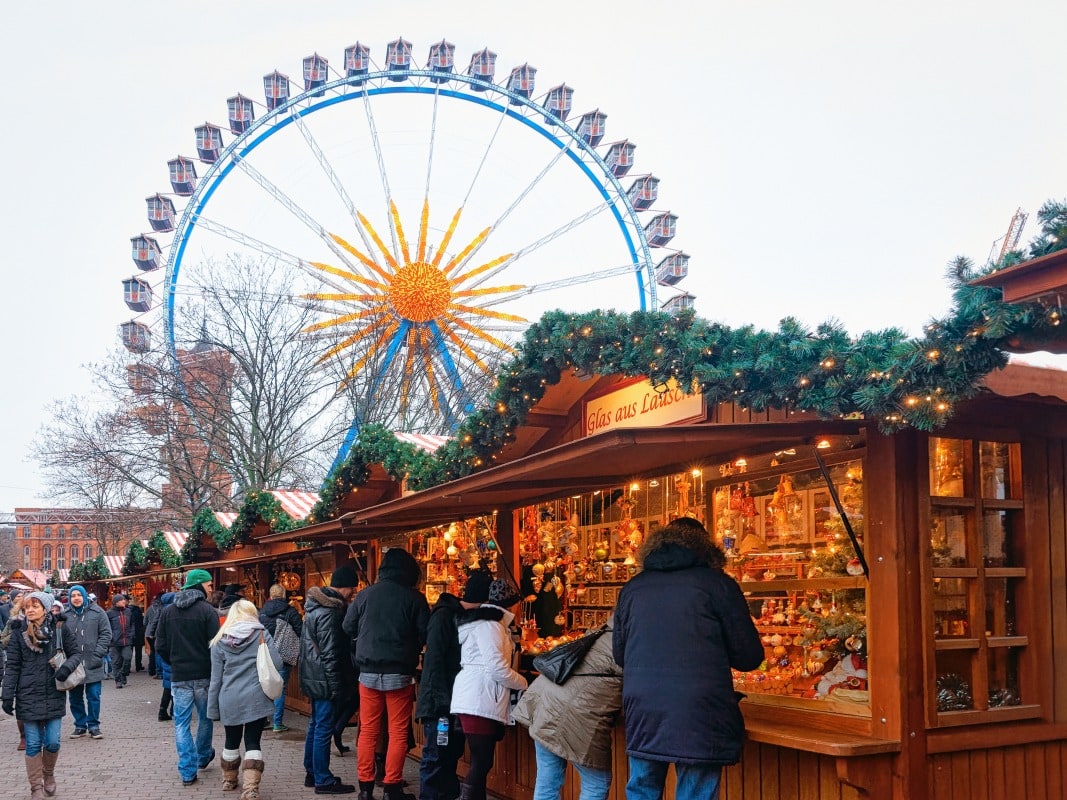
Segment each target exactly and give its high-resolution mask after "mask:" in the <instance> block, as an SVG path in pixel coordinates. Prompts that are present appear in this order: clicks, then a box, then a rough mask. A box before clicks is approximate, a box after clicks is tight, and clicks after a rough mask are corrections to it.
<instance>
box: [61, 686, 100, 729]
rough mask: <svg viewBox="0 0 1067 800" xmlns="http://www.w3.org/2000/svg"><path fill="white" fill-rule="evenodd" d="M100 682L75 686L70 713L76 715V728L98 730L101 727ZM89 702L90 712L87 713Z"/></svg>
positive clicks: (72, 690) (72, 692)
mask: <svg viewBox="0 0 1067 800" xmlns="http://www.w3.org/2000/svg"><path fill="white" fill-rule="evenodd" d="M100 686H101V683H100V681H97V682H96V683H83V684H81V685H80V686H75V687H74V688H73V689H71V690H70V691H69V692H67V694H69V695H70V713H71V714H73V715H74V727H75V728H81V729H82V730H86V729H88V730H91V731H92V730H96V729H97V728H99V727H100ZM86 702H88V706H89V709H88V712H87V711H86V708H85V707H86Z"/></svg>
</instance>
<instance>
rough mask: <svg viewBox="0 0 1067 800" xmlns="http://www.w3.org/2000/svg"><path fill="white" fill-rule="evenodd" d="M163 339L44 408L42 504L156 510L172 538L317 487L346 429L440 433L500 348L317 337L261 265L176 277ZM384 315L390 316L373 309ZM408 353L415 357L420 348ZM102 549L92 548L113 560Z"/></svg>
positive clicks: (315, 314) (467, 405)
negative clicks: (201, 518) (256, 496)
mask: <svg viewBox="0 0 1067 800" xmlns="http://www.w3.org/2000/svg"><path fill="white" fill-rule="evenodd" d="M185 277H186V280H185V281H184V284H185V285H186V286H187V287H191V288H190V289H188V291H189V292H190V293H189V294H185V295H183V296H182V297H181V298H180V302H179V303H178V304H177V307H176V309H175V315H174V321H173V322H174V324H173V329H172V331H171V335H172V337H173V343H170V342H163V341H159V339H160V338H162V337H156V339H157V341H156V342H155V343H154V346H153V347H149V348H148V349H147V350H146V351H145V352H141V353H139V354H138V355H137V356H136V357H135V360H134V361H133V363H131V359H130V354H129V353H126V352H122V353H117V352H116V353H113V354H112V355H111V356H110V357H109V358H107V359H105V360H104V361H103V362H101V363H99V364H94V365H91V366H90V369H91V370H92V372H93V373H94V376H95V378H96V380H97V383H98V386H99V387H100V389H101V396H102V400H101V402H100V403H99V404H97V405H91V404H88V403H86V402H85V401H83V400H79V399H70V400H65V401H60V402H57V403H55V404H54V405H53V413H52V420H51V422H50V423H49V424H47V425H46V426H44V427H43V428H42V430H41V431H40V433H39V434H38V437H37V440H36V441H35V443H34V446H33V450H32V455H33V457H34V459H35V460H36V461H37V462H38V464H39V465H40V468H41V470H42V472H43V474H44V475H45V478H46V481H47V484H48V486H49V488H50V493H51V495H52V496H53V497H55V498H56V499H60V500H63V501H65V502H69V503H71V504H74V505H77V506H79V507H85V508H93V509H104V508H124V509H133V508H137V507H145V506H148V505H155V506H157V507H158V508H159V509H160V511H159V512H158V513H157V517H156V519H155V520H154V522H155V523H156V524H157V526H161V527H162V526H173V527H186V526H188V525H189V523H190V522H191V520H192V518H193V517H194V516H195V514H196V513H197V512H198V511H199V510H200V509H201V508H203V507H205V506H210V507H211V508H213V509H215V510H225V509H227V508H232V507H233V504H234V503H235V502H239V500H240V498H241V497H242V496H243V495H244V494H245V493H246V492H248V491H250V490H253V489H270V488H278V487H287V488H303V489H315V488H317V487H318V486H319V485H320V484H321V482H322V480H323V479H324V478H325V476H326V474H327V471H328V468H329V465H330V463H331V462H332V460H333V458H334V456H335V454H336V453H337V450H338V447H339V446H340V444H341V441H342V440H343V438H344V436H345V434H346V432H347V431H348V429H349V425H350V423H351V421H352V420H353V419H354V420H357V422H358V424H367V423H380V424H383V425H385V426H386V427H389V428H391V429H393V430H406V431H413V432H422V433H448V432H449V429H450V427H451V426H452V425H454V424H455V422H456V421H458V420H459V419H462V418H463V417H464V416H466V414H467V413H468V412H469V410H470V409H471V408H472V407H476V406H478V405H480V404H481V402H482V401H483V400H484V398H485V396H486V395H487V393H488V392H489V390H490V389H491V387H492V384H493V380H494V378H495V374H496V370H497V368H498V367H499V362H500V360H501V359H502V358H503V357H505V356H506V355H507V351H506V349H503V348H500V347H497V346H494V345H493V344H492V343H487V341H486V339H485V337H484V335H483V336H478V335H475V334H473V333H469V332H467V331H465V330H463V329H461V328H456V329H454V330H453V331H452V332H451V334H450V336H451V337H452V338H451V341H450V342H449V344H450V345H455V346H457V347H459V348H460V349H461V351H462V352H463V353H464V355H465V357H464V358H456V359H452V358H450V357H446V356H444V355H443V354H442V353H441V350H442V348H441V347H427V346H426V345H427V340H426V339H425V336H426V335H427V333H426V330H425V329H422V331H421V333H419V335H420V336H423V337H424V338H423V340H422V341H421V343H420V342H417V341H414V340H413V339H409V340H408V342H407V343H405V345H404V346H403V347H400V348H399V350H398V351H397V352H388V351H387V349H386V348H385V347H382V346H381V338H380V337H378V336H364V337H360V336H356V337H354V341H355V345H354V346H350V347H346V348H336V347H335V346H334V345H335V343H336V341H337V338H338V337H342V338H343V337H351V331H347V332H345V331H332V336H326V335H325V334H323V333H322V332H321V326H316V324H315V323H317V322H320V321H321V319H322V316H321V314H320V309H319V308H318V307H317V306H316V304H315V303H314V302H311V301H308V300H305V299H303V298H304V297H305V296H306V295H307V293H308V290H309V287H311V286H314V283H313V282H312V281H310V280H309V279H308V278H307V276H305V275H304V273H303V272H302V271H301V270H299V269H298V268H296V267H294V266H290V265H287V264H284V263H281V262H279V261H276V260H272V259H261V260H248V259H239V258H236V257H234V258H230V259H226V260H222V261H207V262H204V263H202V264H198V265H195V266H190V267H189V272H188V275H186V276H185ZM385 313H388V309H386V310H385ZM420 345H421V346H420ZM112 549H113V546H110V545H109V546H108V547H106V548H105V551H106V552H111V551H112Z"/></svg>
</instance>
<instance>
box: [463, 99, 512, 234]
mask: <svg viewBox="0 0 1067 800" xmlns="http://www.w3.org/2000/svg"><path fill="white" fill-rule="evenodd" d="M507 118H508V115H507V111H506V110H505V109H501V113H500V116H499V117H497V121H496V127H495V128H494V129H493V135H492V136H490V137H489V142H488V143H487V144H486V146H485V150H483V151H482V157H481V160H480V161H479V162H478V168H477V169H476V170H475V171H474V175H473V176H472V177H471V182H470V185H469V186H468V187H467V192H466V194H464V195H463V202H462V203H461V204H460V208H464V207H466V205H467V201H468V200H470V197H471V194H472V193H473V192H474V187H475V186H476V185H477V183H478V178H479V177H481V174H482V170H483V169H484V168H485V164H486V162H487V161H488V160H489V154H490V153H491V152H492V151H493V145H494V144H495V143H496V137H497V135H498V134H499V133H500V129H501V127H503V125H504V120H506V119H507ZM457 213H458V212H457Z"/></svg>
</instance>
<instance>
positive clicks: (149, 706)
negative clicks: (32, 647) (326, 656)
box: [0, 672, 418, 800]
mask: <svg viewBox="0 0 1067 800" xmlns="http://www.w3.org/2000/svg"><path fill="white" fill-rule="evenodd" d="M162 691H163V687H162V684H161V683H160V681H157V680H152V679H151V678H149V677H148V673H147V672H136V673H134V674H133V675H131V676H130V681H129V684H128V685H127V686H126V688H125V689H115V684H114V683H113V682H111V681H105V682H104V696H103V701H102V703H101V705H102V708H101V713H100V716H101V725H100V729H101V730H102V731H103V733H104V738H103V739H95V740H94V739H90V738H88V737H84V738H81V739H68V738H67V737H68V736H69V735H70V732H71V731H72V730H73V729H74V722H73V718H72V717H71V716H70V713H69V711H68V713H67V716H66V717H64V719H63V740H62V744H61V747H60V751H59V761H58V763H57V764H56V783H57V784H58V786H59V790H58V792H57V793H56V797H57V798H64V799H65V800H92V798H96V797H106V798H108V800H182V799H183V798H189V799H190V800H194V799H197V798H207V797H211V798H228V799H229V800H234V798H236V796H237V792H226V793H223V792H222V789H221V784H222V773H221V772H220V771H219V759H218V757H216V758H215V760H214V761H213V762H212V764H211V766H209V767H208V768H207V769H205V770H202V771H201V772H200V774H199V780H198V781H197V782H196V783H195V784H193V785H192V786H182V782H181V778H179V777H178V769H177V763H178V756H177V752H176V751H175V749H174V723H172V722H160V721H159V720H158V719H157V718H156V715H157V714H158V712H159V698H160V695H161V694H162ZM285 722H286V724H287V725H289V727H290V728H291V729H292V730H290V731H289V732H288V733H282V734H277V733H271V732H270V731H269V729H268V730H267V731H266V732H265V733H264V734H263V757H264V760H265V761H266V762H267V766H266V770H265V771H264V773H263V782H262V784H260V795H261V796H262V798H263V800H288V798H293V797H303V796H306V797H314V796H316V795H315V793H314V790H312V789H306V788H304V767H303V761H304V731H305V730H306V726H307V718H306V717H303V716H301V715H300V714H297V713H296V712H295V711H286V712H285ZM355 736H356V729H355V728H349V729H348V730H347V731H346V733H345V736H344V743H345V744H347V745H350V746H352V750H351V751H350V752H348V753H347V754H345V756H344V757H343V758H342V757H338V755H337V751H336V749H335V750H334V751H333V755H332V760H331V765H330V766H331V769H332V770H333V772H334V774H335V775H339V776H341V778H342V780H344V781H345V782H346V783H355V782H356V758H355V753H356V751H355V747H354V745H355V742H354V739H355ZM222 740H223V732H222V726H221V725H219V724H218V723H216V724H215V750H216V751H217V752H218V753H219V754H220V755H221V753H222ZM17 745H18V730H17V728H16V727H15V719H14V717H9V716H7V715H6V714H4V713H2V712H0V776H2V777H0V798H4V799H5V800H6V799H7V798H12V800H17V799H20V798H29V796H30V791H29V786H28V784H27V782H26V770H25V766H24V762H23V754H22V753H21V752H19V751H17V750H16V749H15V748H16V746H17ZM404 777H405V779H406V780H407V781H408V783H409V785H410V788H409V789H408V791H413V792H415V793H416V794H417V793H418V788H417V787H418V764H417V763H416V762H415V761H414V760H412V759H408V760H407V762H406V764H405V766H404ZM381 793H382V790H381V789H380V788H379V789H377V790H376V791H375V795H376V797H379V798H380V797H381ZM348 797H352V798H354V797H355V795H348Z"/></svg>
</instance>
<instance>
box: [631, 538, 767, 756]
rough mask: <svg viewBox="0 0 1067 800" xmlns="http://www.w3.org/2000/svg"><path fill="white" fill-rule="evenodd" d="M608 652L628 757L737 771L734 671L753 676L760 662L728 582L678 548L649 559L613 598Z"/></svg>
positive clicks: (740, 736) (740, 725) (743, 609)
mask: <svg viewBox="0 0 1067 800" xmlns="http://www.w3.org/2000/svg"><path fill="white" fill-rule="evenodd" d="M612 650H613V656H614V658H615V662H616V663H617V664H618V665H619V666H621V667H622V668H623V674H624V679H623V685H622V694H623V699H622V702H623V713H624V716H625V718H626V752H627V753H628V754H629V755H632V756H637V757H638V758H644V759H647V760H649V761H674V762H680V763H683V764H720V765H726V764H736V763H737V761H738V760H739V759H740V758H741V748H742V744H743V742H744V737H745V721H744V718H743V717H742V716H741V709H740V708H739V707H738V702H739V701H740V699H741V695H740V694H739V693H738V692H735V691H734V685H733V676H732V674H731V672H730V668H731V667H733V668H735V669H738V670H751V669H755V668H756V667H758V666H759V665H760V662H762V661H763V657H764V653H763V645H762V643H761V642H760V638H759V634H758V633H757V632H756V626H755V625H754V624H753V622H752V617H751V616H750V615H749V608H748V604H747V603H746V601H745V596H744V594H743V593H742V592H741V587H740V586H738V585H737V583H736V582H735V581H734V579H733V578H731V577H730V576H728V575H727V574H726V573H724V572H723V571H722V569H720V568H717V567H713V566H709V565H708V564H707V563H701V561H700V558H699V557H698V555H697V554H696V553H695V552H693V551H692V550H690V549H688V548H686V547H683V546H681V545H679V544H676V543H664V544H663V546H661V547H659V548H656V549H654V550H652V551H651V552H649V553H648V554H647V555H646V556H645V561H644V570H643V571H642V572H640V573H638V574H637V575H635V576H634V577H633V578H631V579H630V581H629V582H628V583H627V584H626V585H625V586H623V587H622V591H620V592H619V601H618V604H617V605H616V607H615V624H614V634H613V640H612Z"/></svg>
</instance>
